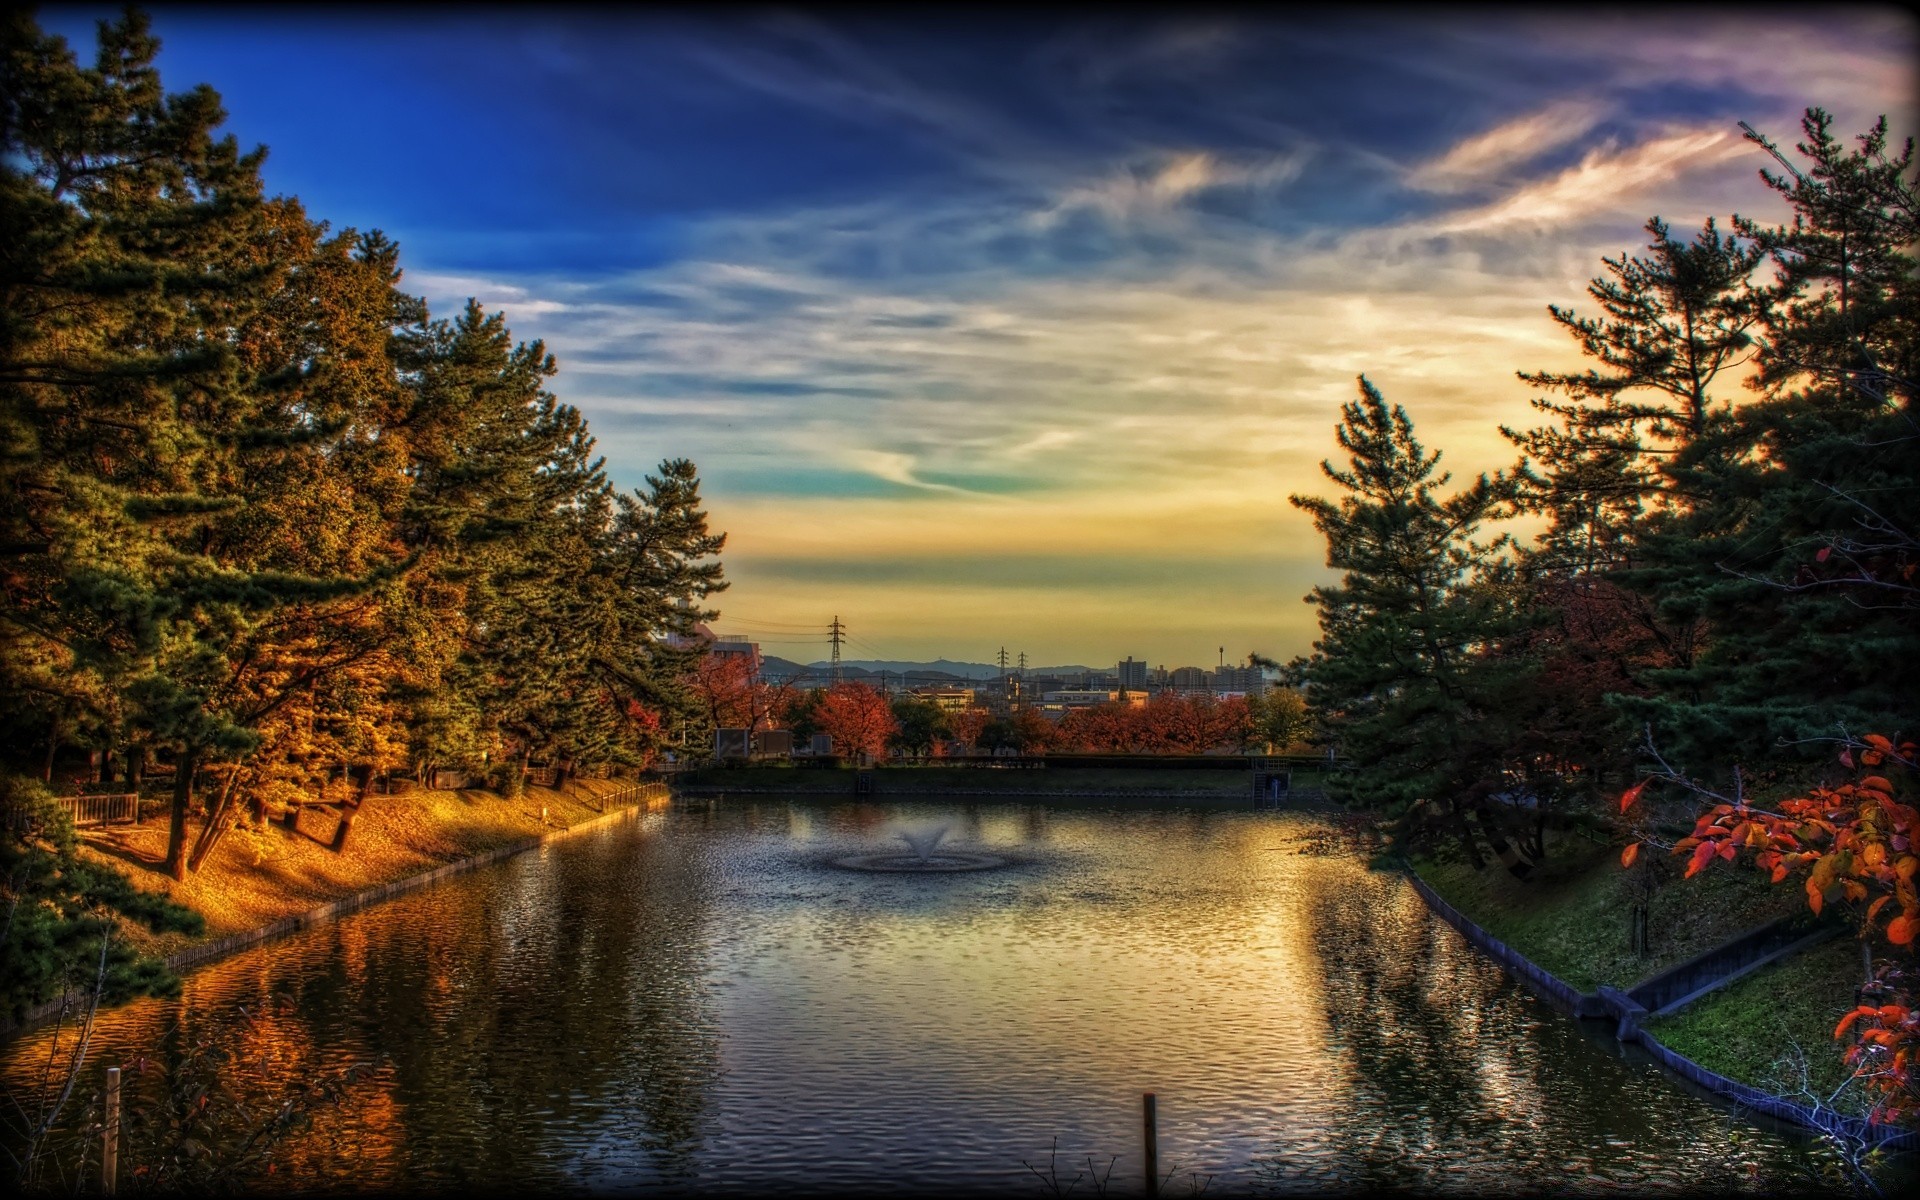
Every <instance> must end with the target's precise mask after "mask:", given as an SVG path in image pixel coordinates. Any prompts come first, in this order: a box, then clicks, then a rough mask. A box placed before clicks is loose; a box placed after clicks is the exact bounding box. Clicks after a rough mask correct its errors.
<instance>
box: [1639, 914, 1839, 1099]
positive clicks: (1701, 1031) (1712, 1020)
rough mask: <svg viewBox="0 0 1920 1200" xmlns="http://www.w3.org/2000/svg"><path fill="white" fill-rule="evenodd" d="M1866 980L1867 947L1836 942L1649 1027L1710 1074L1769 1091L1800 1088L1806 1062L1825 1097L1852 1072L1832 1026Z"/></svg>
mask: <svg viewBox="0 0 1920 1200" xmlns="http://www.w3.org/2000/svg"><path fill="white" fill-rule="evenodd" d="M1862 978H1863V976H1862V973H1861V969H1860V943H1859V942H1858V941H1856V940H1855V939H1853V938H1849V937H1843V938H1836V939H1834V940H1833V941H1831V942H1824V943H1822V944H1820V945H1818V946H1815V947H1813V948H1812V949H1811V950H1808V951H1806V952H1805V953H1804V954H1798V955H1795V956H1794V957H1792V958H1790V959H1787V960H1786V961H1785V962H1779V963H1774V964H1773V965H1772V966H1768V967H1762V968H1761V969H1760V970H1758V971H1755V972H1754V973H1753V974H1751V975H1749V976H1747V977H1746V978H1745V979H1741V980H1738V981H1736V982H1734V983H1732V984H1729V985H1728V986H1727V987H1725V988H1722V989H1721V990H1720V991H1718V992H1715V993H1713V994H1712V995H1709V996H1706V997H1704V998H1702V999H1700V1000H1696V1001H1694V1002H1693V1003H1692V1004H1690V1005H1688V1006H1687V1007H1685V1008H1683V1009H1681V1010H1680V1011H1679V1012H1677V1013H1674V1014H1673V1015H1671V1016H1667V1017H1662V1018H1659V1019H1658V1020H1655V1021H1651V1022H1649V1023H1648V1025H1647V1028H1648V1030H1649V1031H1650V1032H1652V1034H1653V1035H1654V1036H1655V1037H1657V1038H1659V1039H1660V1041H1661V1043H1662V1044H1663V1045H1665V1046H1667V1047H1668V1048H1669V1049H1672V1050H1673V1051H1675V1052H1676V1053H1679V1054H1684V1055H1686V1056H1687V1057H1688V1058H1691V1059H1692V1060H1693V1061H1695V1062H1697V1063H1699V1064H1700V1065H1701V1066H1703V1067H1705V1068H1707V1069H1708V1070H1710V1071H1718V1072H1720V1074H1722V1075H1726V1076H1729V1077H1731V1078H1734V1079H1738V1080H1740V1081H1741V1082H1743V1083H1750V1084H1752V1085H1753V1086H1755V1087H1761V1088H1766V1089H1768V1090H1769V1091H1776V1092H1797V1091H1799V1090H1800V1087H1801V1085H1802V1076H1801V1074H1800V1070H1799V1065H1798V1064H1799V1063H1800V1062H1804V1063H1805V1064H1806V1074H1805V1082H1806V1083H1807V1084H1808V1085H1810V1086H1811V1088H1812V1090H1813V1091H1814V1093H1815V1094H1816V1095H1819V1096H1821V1097H1822V1098H1825V1097H1827V1096H1829V1095H1831V1094H1832V1093H1833V1090H1834V1089H1835V1088H1837V1087H1839V1086H1840V1084H1841V1082H1842V1081H1843V1080H1845V1079H1846V1077H1847V1075H1848V1069H1847V1066H1846V1064H1845V1062H1844V1061H1842V1058H1841V1054H1842V1047H1841V1044H1840V1043H1838V1042H1836V1041H1834V1038H1833V1027H1834V1026H1835V1025H1836V1024H1838V1023H1839V1021H1840V1018H1841V1017H1842V1016H1844V1015H1846V1013H1847V1011H1848V1010H1849V1009H1851V1008H1852V1007H1853V994H1854V988H1855V986H1857V985H1858V984H1859V983H1860V982H1861V979H1862ZM1857 1099H1858V1097H1857V1096H1852V1095H1849V1096H1848V1097H1845V1098H1843V1101H1842V1102H1841V1103H1840V1104H1838V1105H1837V1107H1839V1108H1840V1109H1841V1111H1843V1112H1856V1113H1857V1112H1859V1111H1862V1108H1863V1106H1861V1105H1859V1104H1857V1103H1854V1102H1853V1101H1856V1100H1857Z"/></svg>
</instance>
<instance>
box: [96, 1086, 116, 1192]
mask: <svg viewBox="0 0 1920 1200" xmlns="http://www.w3.org/2000/svg"><path fill="white" fill-rule="evenodd" d="M106 1108H107V1111H106V1114H105V1117H106V1119H105V1121H103V1122H102V1124H103V1126H104V1128H103V1130H102V1131H101V1134H100V1192H101V1194H102V1195H105V1196H111V1195H113V1193H114V1191H115V1189H116V1187H117V1186H118V1184H119V1182H120V1068H119V1067H108V1068H107V1106H106Z"/></svg>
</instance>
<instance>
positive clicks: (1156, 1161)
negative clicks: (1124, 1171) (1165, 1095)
mask: <svg viewBox="0 0 1920 1200" xmlns="http://www.w3.org/2000/svg"><path fill="white" fill-rule="evenodd" d="M1156 1108H1157V1106H1156V1104H1155V1103H1154V1097H1153V1093H1152V1092H1147V1093H1146V1094H1145V1095H1143V1096H1142V1097H1141V1117H1142V1121H1141V1126H1142V1128H1141V1133H1142V1134H1143V1135H1144V1136H1145V1138H1146V1151H1147V1195H1149V1196H1158V1195H1159V1194H1160V1117H1159V1113H1158V1112H1157V1111H1156Z"/></svg>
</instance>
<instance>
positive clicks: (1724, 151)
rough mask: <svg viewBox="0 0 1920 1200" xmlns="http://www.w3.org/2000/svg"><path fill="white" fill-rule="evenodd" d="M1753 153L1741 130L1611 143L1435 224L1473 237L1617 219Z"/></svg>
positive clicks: (1689, 132) (1691, 131) (1695, 131)
mask: <svg viewBox="0 0 1920 1200" xmlns="http://www.w3.org/2000/svg"><path fill="white" fill-rule="evenodd" d="M1750 150H1751V147H1749V146H1748V145H1747V144H1746V143H1745V142H1744V141H1743V140H1742V138H1741V135H1740V134H1739V133H1738V132H1737V131H1729V130H1726V129H1718V128H1703V129H1688V130H1681V131H1677V132H1673V133H1669V134H1666V135H1665V136H1662V137H1657V138H1655V139H1653V140H1652V141H1648V142H1644V143H1641V144H1640V145H1637V146H1631V147H1628V148H1626V149H1624V150H1623V149H1619V148H1617V147H1615V146H1613V145H1611V144H1609V145H1606V146H1601V147H1596V148H1595V149H1593V150H1589V151H1588V152H1587V153H1586V154H1585V155H1584V156H1583V157H1582V158H1581V159H1580V162H1579V163H1578V165H1576V166H1572V167H1569V168H1567V169H1566V170H1564V171H1561V172H1559V173H1557V174H1555V175H1553V176H1551V177H1550V178H1547V179H1541V180H1536V181H1534V182H1531V183H1527V184H1524V185H1522V186H1520V187H1518V188H1516V189H1515V190H1513V191H1512V192H1509V193H1508V194H1507V195H1505V196H1502V197H1501V198H1500V199H1498V200H1495V201H1493V202H1491V203H1489V204H1486V205H1483V206H1481V207H1479V208H1474V209H1468V210H1466V211H1464V212H1458V213H1452V214H1448V215H1446V216H1444V217H1441V218H1439V219H1438V220H1436V221H1434V222H1432V223H1431V228H1432V229H1433V230H1434V231H1435V232H1439V233H1469V232H1481V231H1486V230H1493V229H1500V228H1504V227H1507V226H1514V225H1530V226H1536V227H1538V226H1549V225H1566V224H1569V223H1572V222H1577V221H1583V220H1586V219H1588V218H1591V217H1593V216H1595V215H1597V214H1607V215H1617V214H1618V213H1619V212H1620V211H1621V209H1622V207H1623V206H1624V205H1625V204H1627V203H1630V202H1632V201H1634V200H1635V199H1636V198H1638V197H1639V196H1641V195H1643V194H1645V193H1646V192H1648V191H1649V190H1651V189H1652V188H1653V187H1655V186H1656V185H1659V184H1665V183H1669V182H1671V181H1673V180H1675V179H1677V178H1679V177H1680V176H1682V175H1684V174H1689V173H1693V172H1702V171H1707V170H1711V169H1714V168H1717V167H1720V166H1722V165H1723V164H1725V163H1727V162H1728V161H1729V160H1731V159H1733V158H1736V157H1740V156H1743V155H1746V154H1748V153H1749V152H1750Z"/></svg>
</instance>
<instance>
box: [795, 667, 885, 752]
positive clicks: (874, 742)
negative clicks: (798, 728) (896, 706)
mask: <svg viewBox="0 0 1920 1200" xmlns="http://www.w3.org/2000/svg"><path fill="white" fill-rule="evenodd" d="M815 719H816V720H817V721H818V722H819V723H820V728H821V729H822V730H823V731H825V732H826V733H827V735H828V736H829V737H831V738H833V750H834V753H836V754H845V755H856V754H861V755H866V756H867V757H869V758H878V757H880V756H881V755H883V754H885V753H886V750H887V738H889V737H891V736H892V735H893V732H894V730H896V729H897V728H899V723H898V722H897V721H895V720H894V717H893V705H892V704H890V703H889V702H888V700H887V698H886V696H885V695H884V694H882V693H881V692H879V691H877V690H875V689H874V688H872V687H869V686H868V685H867V684H864V683H860V682H857V681H849V682H846V683H837V684H835V685H833V686H832V687H831V688H828V689H827V692H826V694H825V695H823V696H821V697H820V707H819V708H818V709H817V710H816V713H815Z"/></svg>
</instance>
